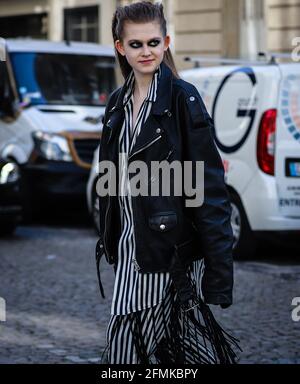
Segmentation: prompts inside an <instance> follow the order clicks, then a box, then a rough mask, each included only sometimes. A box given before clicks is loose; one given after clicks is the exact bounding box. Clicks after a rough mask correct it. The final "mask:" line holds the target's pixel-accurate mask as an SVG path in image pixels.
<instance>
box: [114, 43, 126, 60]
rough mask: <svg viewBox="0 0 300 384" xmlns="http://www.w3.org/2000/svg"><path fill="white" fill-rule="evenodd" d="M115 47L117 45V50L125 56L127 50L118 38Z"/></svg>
mask: <svg viewBox="0 0 300 384" xmlns="http://www.w3.org/2000/svg"><path fill="white" fill-rule="evenodd" d="M115 47H116V50H117V51H118V52H119V53H120V54H121V55H122V56H125V50H124V48H123V45H122V43H121V41H120V40H116V41H115Z"/></svg>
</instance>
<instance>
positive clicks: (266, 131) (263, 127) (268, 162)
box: [257, 109, 277, 175]
mask: <svg viewBox="0 0 300 384" xmlns="http://www.w3.org/2000/svg"><path fill="white" fill-rule="evenodd" d="M276 116H277V110H276V109H269V110H268V111H266V112H265V113H264V114H263V116H262V118H261V122H260V126H259V131H258V137H257V161H258V165H259V167H260V169H261V170H262V171H263V172H265V173H267V174H269V175H274V164H275V134H276Z"/></svg>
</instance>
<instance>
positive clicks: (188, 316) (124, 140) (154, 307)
mask: <svg viewBox="0 0 300 384" xmlns="http://www.w3.org/2000/svg"><path fill="white" fill-rule="evenodd" d="M160 74H161V68H160V66H159V67H158V68H157V69H156V71H155V72H154V74H153V78H152V81H151V83H150V86H149V89H148V93H147V97H146V98H145V100H144V102H143V104H142V105H141V108H140V110H139V113H138V115H137V119H136V123H135V126H134V127H133V126H132V112H133V89H134V81H135V79H134V74H133V71H132V72H131V73H130V74H129V76H128V78H127V79H126V83H125V84H126V86H127V91H126V93H125V96H124V101H123V103H124V110H125V119H124V123H123V126H122V129H121V132H120V136H119V152H120V153H125V154H128V153H129V151H130V150H131V148H133V145H134V143H135V140H136V137H137V135H138V134H139V132H140V130H141V129H142V127H143V124H144V122H145V121H146V119H147V117H148V115H149V113H150V110H151V107H152V103H153V101H155V99H156V91H157V87H158V82H159V77H160ZM121 164H122V167H120V178H119V180H120V186H119V187H120V188H121V191H122V193H121V194H119V206H120V215H121V224H122V231H121V236H120V240H119V244H118V262H117V266H116V270H115V272H116V277H115V285H114V292H113V300H112V305H111V318H110V321H109V324H108V327H107V330H106V347H105V350H104V351H103V354H102V362H104V363H105V362H106V363H108V364H124V363H126V364H136V363H137V364H139V363H143V364H148V363H149V364H156V363H157V364H160V363H166V362H167V363H178V362H179V363H190V364H200V363H201V364H216V363H217V362H218V359H220V361H225V362H227V361H233V360H234V356H235V355H234V354H233V353H232V351H231V349H230V344H229V343H228V342H227V341H226V340H225V339H226V337H227V336H226V335H227V334H225V337H224V334H222V329H221V328H220V327H219V325H217V324H214V323H213V322H212V320H211V319H210V320H209V321H208V322H206V324H208V326H209V328H206V327H205V325H204V322H205V321H204V322H203V320H204V317H203V313H202V312H201V307H199V301H195V302H193V305H194V304H195V303H196V305H195V306H193V307H192V308H191V309H190V310H189V311H187V312H184V311H182V310H181V308H180V306H179V300H178V298H177V292H176V290H175V287H174V284H173V282H172V279H171V277H170V274H169V273H168V272H162V273H144V274H143V273H139V272H138V271H136V270H135V239H134V222H133V212H132V205H131V204H132V203H131V197H130V188H129V187H130V184H129V179H128V177H127V176H128V175H127V161H126V157H122V162H121ZM125 191H126V192H127V193H125ZM187 273H188V277H189V278H190V282H191V283H192V285H193V287H194V290H195V291H194V292H195V293H196V295H197V296H198V298H199V300H202V302H203V294H202V291H201V281H202V277H203V273H204V262H203V259H201V260H197V261H194V262H193V263H192V264H191V265H190V267H189V269H188V271H187ZM200 298H201V299H200ZM204 316H205V318H207V311H205V314H204ZM224 356H225V360H224ZM228 356H229V358H228ZM232 356H233V357H232Z"/></svg>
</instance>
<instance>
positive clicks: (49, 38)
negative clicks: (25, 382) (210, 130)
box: [0, 0, 300, 364]
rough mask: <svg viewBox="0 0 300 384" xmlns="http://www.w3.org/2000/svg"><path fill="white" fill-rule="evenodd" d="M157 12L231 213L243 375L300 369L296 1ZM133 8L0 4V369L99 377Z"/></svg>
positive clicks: (107, 1)
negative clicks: (122, 63) (124, 11)
mask: <svg viewBox="0 0 300 384" xmlns="http://www.w3.org/2000/svg"><path fill="white" fill-rule="evenodd" d="M161 2H162V3H163V5H164V12H165V17H166V19H167V29H168V34H169V35H171V51H172V53H173V57H174V59H175V64H176V67H177V69H178V71H180V75H181V77H182V78H183V79H185V80H187V81H189V82H191V83H192V84H194V85H195V86H196V88H197V89H198V91H199V93H200V94H201V96H202V97H203V100H204V102H205V104H206V106H207V109H208V111H209V113H210V114H211V115H212V117H213V119H214V122H215V132H214V133H215V140H216V143H217V146H218V149H219V150H220V153H221V156H222V159H223V164H224V169H225V177H226V182H227V185H228V190H229V193H230V197H231V204H232V208H233V213H232V227H233V230H234V236H235V248H234V257H235V276H236V284H235V296H234V297H235V304H236V305H234V306H232V307H231V308H229V309H228V310H226V311H220V310H219V308H215V309H214V310H215V311H216V312H217V316H220V317H221V319H222V321H223V322H224V324H225V325H226V326H227V328H229V329H230V330H231V331H233V333H235V334H236V335H237V336H238V337H239V338H240V339H241V341H242V344H243V345H242V347H243V348H244V354H243V355H242V358H241V361H242V362H246V363H260V362H262V363H292V364H294V363H299V362H300V356H299V350H298V348H297V345H298V343H297V339H298V338H299V325H300V322H299V320H300V310H299V311H298V310H297V308H298V307H297V305H298V304H300V298H299V297H300V288H299V287H300V284H299V278H300V264H299V263H300V261H299V260H300V258H299V256H300V241H299V238H300V91H299V90H300V68H299V67H300V64H299V60H300V57H298V56H300V55H298V56H297V53H298V52H299V53H300V49H299V47H300V37H299V36H300V0H185V1H179V0H165V1H161ZM129 3H131V1H122V0H119V1H117V0H9V1H7V0H0V260H1V264H0V344H1V348H0V363H48V362H49V363H51V362H55V363H98V362H100V354H101V351H102V349H103V348H104V346H105V330H106V326H107V323H108V320H109V311H110V301H111V295H112V290H113V281H114V279H113V273H112V269H111V266H108V265H107V264H106V262H105V261H103V262H101V263H102V264H101V274H103V281H104V288H105V291H106V298H105V299H102V298H101V297H100V296H99V292H98V283H97V278H96V268H95V260H94V255H95V246H96V241H97V239H98V235H97V231H98V226H99V217H98V201H97V195H96V180H97V156H98V147H99V142H100V140H101V130H102V118H103V115H104V112H105V105H106V102H107V98H108V96H109V94H110V93H111V92H112V91H113V90H114V89H115V88H116V87H117V86H120V85H122V83H123V79H122V76H121V73H120V70H119V68H118V65H116V60H115V53H114V49H113V40H112V35H111V19H112V15H113V12H114V11H115V9H116V6H117V5H126V4H129ZM293 54H294V56H292V55H293ZM298 299H299V300H298Z"/></svg>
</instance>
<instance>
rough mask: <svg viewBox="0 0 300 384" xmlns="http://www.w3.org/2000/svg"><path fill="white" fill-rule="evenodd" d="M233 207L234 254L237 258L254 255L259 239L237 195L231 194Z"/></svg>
mask: <svg viewBox="0 0 300 384" xmlns="http://www.w3.org/2000/svg"><path fill="white" fill-rule="evenodd" d="M231 208H232V213H231V227H232V231H233V238H234V243H233V256H234V258H236V259H242V258H243V259H245V258H249V257H253V256H254V254H255V251H256V248H257V241H256V239H255V236H254V233H253V231H252V230H251V228H250V225H249V222H248V219H247V216H246V213H245V211H244V208H243V205H242V203H241V201H240V199H239V197H238V196H237V195H231Z"/></svg>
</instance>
